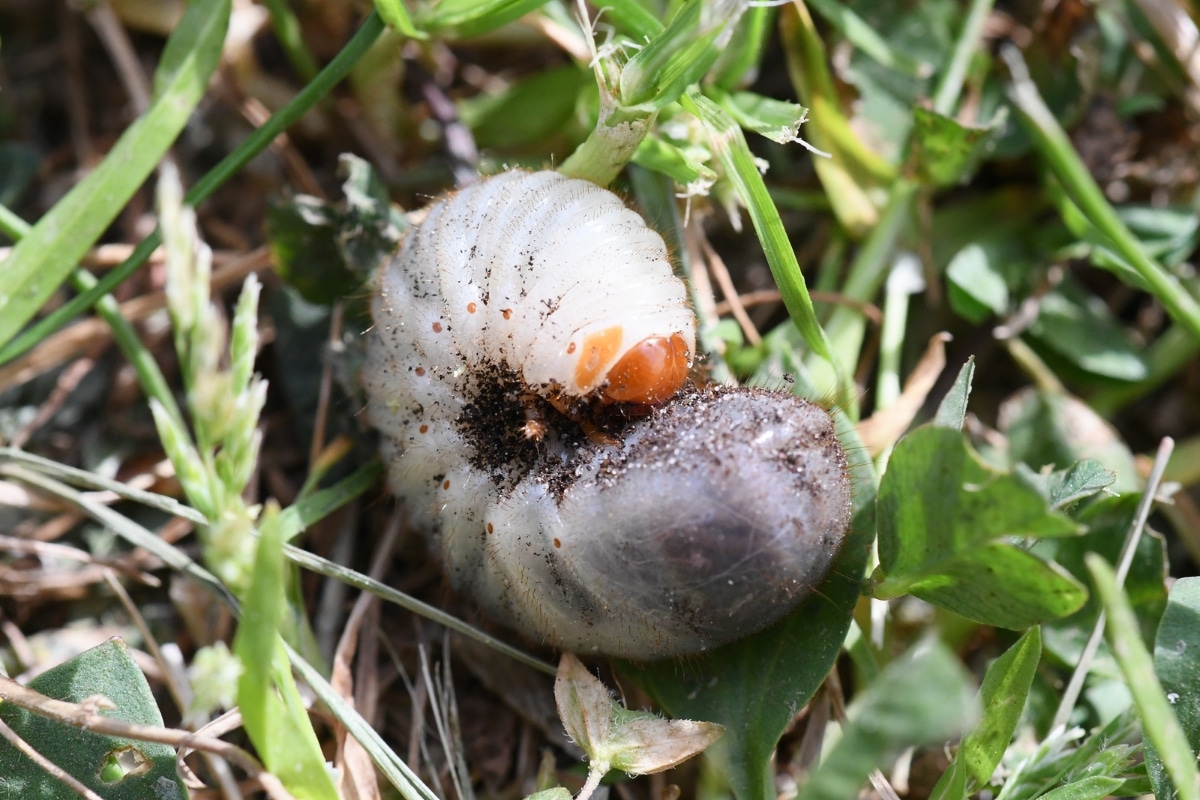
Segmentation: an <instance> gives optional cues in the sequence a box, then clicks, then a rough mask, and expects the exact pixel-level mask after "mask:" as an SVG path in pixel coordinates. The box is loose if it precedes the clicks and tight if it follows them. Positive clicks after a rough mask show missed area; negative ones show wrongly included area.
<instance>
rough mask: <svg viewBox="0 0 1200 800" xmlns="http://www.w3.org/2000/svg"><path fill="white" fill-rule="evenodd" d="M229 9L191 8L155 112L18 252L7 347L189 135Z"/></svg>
mask: <svg viewBox="0 0 1200 800" xmlns="http://www.w3.org/2000/svg"><path fill="white" fill-rule="evenodd" d="M229 5H230V4H229V0H194V2H191V3H189V4H188V6H187V10H186V11H185V12H184V16H183V18H182V19H181V20H180V22H179V24H178V25H177V26H176V27H175V32H174V33H173V34H172V35H171V38H170V39H169V40H168V41H167V46H166V49H165V50H164V51H163V57H162V62H161V63H160V64H159V68H158V70H157V72H156V73H155V77H154V101H153V102H152V103H151V105H150V108H148V109H147V110H146V113H145V114H143V115H142V116H141V117H140V118H139V119H138V120H137V121H136V122H134V123H133V124H132V125H130V126H129V128H128V129H127V130H126V131H125V133H123V134H122V135H121V138H120V139H118V140H117V142H116V144H115V145H113V148H112V150H111V151H109V153H108V155H107V156H105V158H104V160H103V161H102V162H100V165H99V166H98V167H96V169H95V170H93V171H92V173H91V174H90V175H88V176H87V177H86V178H84V179H83V180H82V181H80V182H79V184H78V185H76V186H75V188H73V189H72V190H71V191H70V192H68V193H67V195H66V197H64V198H63V199H62V200H60V201H59V202H58V203H57V204H55V206H54V208H52V209H51V210H50V211H49V212H48V213H47V214H46V215H45V216H43V217H42V218H41V219H40V220H38V222H37V224H36V225H34V226H33V228H32V230H30V231H29V234H28V235H27V236H25V237H24V238H23V239H22V240H21V241H20V242H18V243H17V245H16V246H15V247H14V248H13V251H12V254H11V255H10V256H9V257H8V259H7V260H6V261H5V262H4V264H3V271H4V280H3V282H2V283H0V344H3V343H6V342H8V340H9V339H11V338H12V337H13V335H14V334H16V333H17V331H19V330H20V329H21V327H22V326H23V325H24V324H25V323H26V322H28V321H29V320H30V319H31V318H32V317H33V315H34V314H36V313H37V311H38V309H40V308H41V307H42V305H43V304H44V303H45V302H46V300H48V299H49V297H50V295H51V294H53V293H54V292H55V290H56V289H58V287H59V286H60V285H61V284H62V282H63V281H64V280H65V279H66V277H67V275H68V274H70V272H71V270H72V269H74V268H75V265H76V264H77V263H79V260H80V259H81V258H83V255H84V254H85V253H86V252H87V251H88V248H90V247H91V246H92V245H93V244H94V243H95V242H96V240H97V239H99V238H100V235H101V234H102V233H104V230H105V229H106V228H107V227H108V226H109V224H110V223H111V222H112V221H113V220H114V219H115V218H116V216H117V214H119V213H120V212H121V209H123V208H124V207H125V205H126V203H128V201H129V198H130V197H132V196H133V193H134V192H136V191H137V190H138V189H139V188H140V187H141V185H142V183H144V182H145V180H146V178H147V177H148V176H149V175H150V172H151V171H152V170H153V169H154V167H155V165H156V164H157V163H158V162H159V160H160V159H161V158H162V157H163V154H164V153H166V151H167V149H168V148H169V147H170V146H171V144H172V143H173V142H174V141H175V138H176V137H177V136H178V135H179V132H180V131H181V130H183V126H184V125H186V124H187V121H188V118H189V117H190V116H191V113H192V110H193V109H194V108H195V107H196V104H197V103H199V102H200V98H201V97H203V95H204V90H205V88H206V87H207V86H208V79H209V77H210V76H211V75H212V73H213V70H214V69H215V68H216V66H217V63H218V61H219V60H220V56H221V46H222V44H223V43H224V41H225V31H226V29H227V28H228V26H229Z"/></svg>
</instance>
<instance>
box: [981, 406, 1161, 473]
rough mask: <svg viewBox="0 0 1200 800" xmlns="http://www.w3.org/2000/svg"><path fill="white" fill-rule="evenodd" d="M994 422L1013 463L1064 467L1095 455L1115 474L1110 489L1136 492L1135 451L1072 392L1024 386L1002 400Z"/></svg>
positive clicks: (1095, 457) (1037, 466)
mask: <svg viewBox="0 0 1200 800" xmlns="http://www.w3.org/2000/svg"><path fill="white" fill-rule="evenodd" d="M997 427H998V428H999V429H1000V432H1001V433H1003V434H1004V435H1005V436H1006V437H1007V439H1008V448H1009V457H1010V459H1011V460H1012V462H1014V463H1016V462H1020V463H1024V464H1026V465H1027V466H1028V467H1029V468H1030V469H1032V470H1034V471H1039V470H1041V469H1043V468H1044V467H1046V466H1049V465H1053V466H1054V467H1056V468H1058V469H1060V470H1062V469H1068V468H1071V465H1073V464H1075V463H1076V462H1078V461H1082V460H1084V459H1094V460H1095V461H1097V462H1099V464H1100V465H1102V466H1103V467H1104V468H1105V469H1107V470H1110V471H1111V472H1113V473H1114V474H1115V476H1116V480H1115V481H1114V482H1113V483H1112V490H1113V491H1114V492H1118V493H1123V492H1134V491H1137V490H1138V488H1139V487H1140V485H1141V477H1140V475H1139V474H1138V471H1137V465H1136V464H1135V463H1134V459H1133V453H1132V452H1130V450H1129V448H1128V447H1127V446H1126V445H1125V443H1124V442H1122V441H1121V439H1120V437H1119V436H1118V435H1117V432H1116V431H1115V430H1114V429H1113V427H1112V425H1110V424H1109V423H1108V422H1107V421H1106V420H1105V419H1104V418H1103V417H1101V416H1100V415H1099V414H1097V413H1096V412H1095V411H1093V410H1092V409H1091V408H1090V407H1089V406H1088V404H1087V403H1085V402H1083V401H1081V400H1079V399H1078V398H1076V397H1072V396H1071V395H1067V394H1061V393H1057V392H1047V391H1041V390H1038V389H1024V390H1022V391H1020V392H1018V393H1017V394H1015V395H1013V396H1012V397H1011V398H1009V399H1008V400H1006V401H1004V404H1003V405H1002V406H1001V407H1000V417H999V421H998V426H997Z"/></svg>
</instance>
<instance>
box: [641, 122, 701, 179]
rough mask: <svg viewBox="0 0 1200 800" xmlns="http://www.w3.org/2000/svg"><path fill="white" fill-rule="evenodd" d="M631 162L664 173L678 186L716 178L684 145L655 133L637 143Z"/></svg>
mask: <svg viewBox="0 0 1200 800" xmlns="http://www.w3.org/2000/svg"><path fill="white" fill-rule="evenodd" d="M633 162H634V163H635V164H637V165H639V166H642V167H645V168H646V169H648V170H651V171H653V172H657V173H660V174H662V175H666V176H667V177H668V178H670V179H671V180H672V181H674V182H675V183H677V184H679V185H680V186H688V185H689V184H692V183H694V182H695V181H704V182H707V183H711V182H714V181H716V179H717V174H716V173H715V172H713V171H712V170H711V169H709V168H708V166H707V165H705V164H704V163H702V162H701V161H699V160H697V159H696V158H694V154H693V153H689V152H688V149H687V148H686V147H680V146H679V145H677V144H675V143H673V142H669V141H667V140H666V139H664V138H662V136H660V135H658V134H657V133H651V134H649V135H648V136H646V138H645V139H642V141H641V142H640V143H638V148H637V150H635V151H634V153H633Z"/></svg>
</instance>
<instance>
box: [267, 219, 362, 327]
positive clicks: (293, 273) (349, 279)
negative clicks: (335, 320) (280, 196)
mask: <svg viewBox="0 0 1200 800" xmlns="http://www.w3.org/2000/svg"><path fill="white" fill-rule="evenodd" d="M266 228H267V242H268V245H269V247H270V248H271V260H272V261H273V262H274V263H275V268H276V269H277V270H279V275H280V277H282V278H283V279H284V280H285V281H287V282H288V283H289V284H290V285H291V286H293V287H295V289H296V291H298V292H299V293H300V295H301V296H302V297H303V298H304V299H305V300H307V301H309V302H310V303H324V304H329V303H334V302H337V301H338V300H340V299H341V298H343V297H345V296H346V295H348V294H349V293H351V292H353V291H354V290H355V289H357V288H358V287H359V285H360V281H359V280H358V278H357V277H355V275H354V273H352V272H351V271H350V270H349V269H348V268H347V267H346V264H345V261H343V259H342V253H341V250H340V249H339V248H338V243H337V239H336V237H337V215H336V212H334V210H333V209H332V208H331V207H330V206H329V205H328V204H326V203H325V202H324V201H322V200H319V199H317V198H315V197H309V196H307V195H298V196H296V197H292V198H290V199H289V200H287V201H286V202H283V203H280V202H271V203H269V204H268V206H267V219H266Z"/></svg>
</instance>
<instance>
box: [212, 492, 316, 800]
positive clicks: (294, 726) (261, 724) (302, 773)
mask: <svg viewBox="0 0 1200 800" xmlns="http://www.w3.org/2000/svg"><path fill="white" fill-rule="evenodd" d="M259 537H260V538H259V543H258V553H257V555H256V557H255V561H254V576H253V577H254V579H253V581H252V582H251V584H250V589H249V591H248V593H247V596H246V597H245V598H243V607H242V619H241V621H240V623H239V624H238V630H237V636H236V637H235V638H234V643H233V649H234V652H235V653H236V654H237V656H238V658H239V659H240V660H241V662H242V675H241V678H240V679H239V680H238V706H239V707H240V708H241V711H242V719H243V721H244V724H245V728H246V733H247V734H248V735H249V736H250V741H251V742H253V743H254V746H255V748H256V749H257V750H258V753H259V756H260V757H261V758H262V761H263V764H264V765H265V766H266V768H267V769H268V770H270V771H271V772H272V773H274V774H275V775H276V776H278V777H279V779H280V780H281V781H282V782H283V784H284V786H285V787H286V788H287V789H288V791H290V792H291V793H292V794H293V795H294V796H295V797H297V798H298V799H299V800H336V798H337V790H336V789H335V788H334V785H333V781H332V779H331V778H330V776H329V772H328V771H327V770H326V769H325V756H324V755H323V754H322V753H321V745H320V743H319V742H318V741H317V735H316V733H315V732H314V731H313V727H312V723H311V722H310V721H309V719H308V712H307V711H306V709H305V708H304V701H303V699H302V698H301V697H300V692H299V691H298V690H297V688H296V683H295V681H294V680H293V678H292V672H291V667H290V666H289V665H288V655H287V650H286V649H285V647H284V643H283V638H282V636H281V635H280V629H281V626H283V625H284V624H286V619H285V615H286V614H287V599H286V589H285V577H286V576H285V572H284V559H283V526H282V525H280V524H279V512H278V509H277V508H273V507H272V506H270V505H268V506H267V508H266V509H265V511H264V513H263V518H262V521H261V524H260V527H259Z"/></svg>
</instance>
